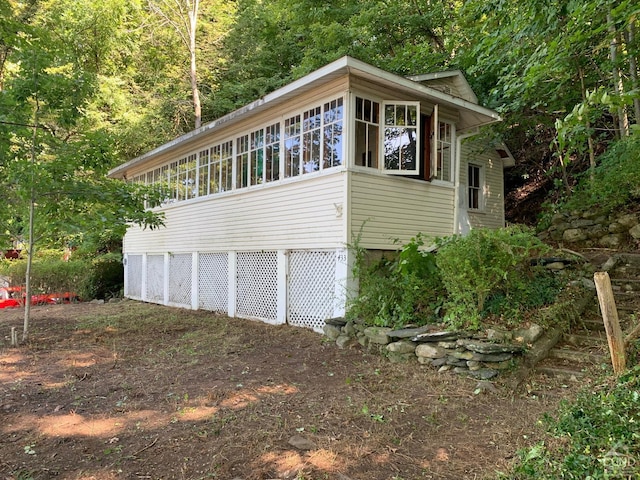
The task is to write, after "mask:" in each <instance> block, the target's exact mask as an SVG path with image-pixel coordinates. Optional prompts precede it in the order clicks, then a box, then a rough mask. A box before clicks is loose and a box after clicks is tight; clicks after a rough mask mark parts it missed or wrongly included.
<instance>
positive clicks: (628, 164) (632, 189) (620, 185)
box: [566, 134, 640, 213]
mask: <svg viewBox="0 0 640 480" xmlns="http://www.w3.org/2000/svg"><path fill="white" fill-rule="evenodd" d="M638 158H640V135H637V134H636V135H633V136H631V137H628V138H625V139H623V140H620V141H617V142H615V143H614V144H612V145H611V146H610V147H609V149H608V150H607V151H606V152H605V153H604V154H602V155H601V156H600V157H599V161H600V163H599V165H598V166H597V167H596V169H595V172H594V177H593V180H592V179H591V178H590V177H589V176H588V175H587V174H583V177H582V178H581V181H580V183H579V185H578V187H577V188H576V191H575V193H574V194H573V195H572V197H571V198H570V199H569V200H568V202H567V204H566V208H567V209H569V210H575V209H584V208H594V207H595V208H598V209H600V210H602V211H603V212H605V213H608V212H612V211H614V210H616V209H619V208H627V206H629V205H637V204H638V201H640V162H638Z"/></svg>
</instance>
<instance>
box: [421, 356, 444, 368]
mask: <svg viewBox="0 0 640 480" xmlns="http://www.w3.org/2000/svg"><path fill="white" fill-rule="evenodd" d="M420 358H424V359H425V360H429V361H430V362H431V366H432V367H441V366H442V365H446V364H447V357H441V358H433V359H427V357H418V360H420Z"/></svg>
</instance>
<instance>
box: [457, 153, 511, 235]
mask: <svg viewBox="0 0 640 480" xmlns="http://www.w3.org/2000/svg"><path fill="white" fill-rule="evenodd" d="M469 163H473V164H475V165H479V166H481V167H482V168H483V173H484V205H483V208H482V210H481V211H473V210H470V211H469V222H470V223H471V227H472V228H501V227H504V224H505V220H504V177H503V168H504V166H503V163H502V160H501V159H500V156H499V155H498V153H497V152H496V151H495V150H493V149H492V148H489V147H487V146H486V145H482V144H481V143H479V142H465V143H464V144H463V145H462V165H461V167H462V168H461V171H460V174H461V178H460V183H461V185H464V186H465V188H464V189H462V191H463V192H464V194H465V198H464V201H463V202H462V203H463V205H465V206H466V205H468V203H467V202H468V199H467V198H466V195H467V188H466V187H467V186H468V181H467V174H468V168H467V166H468V164H469Z"/></svg>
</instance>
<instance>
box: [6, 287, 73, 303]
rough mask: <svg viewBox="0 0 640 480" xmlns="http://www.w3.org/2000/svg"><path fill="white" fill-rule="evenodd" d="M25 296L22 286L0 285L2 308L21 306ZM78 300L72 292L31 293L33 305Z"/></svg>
mask: <svg viewBox="0 0 640 480" xmlns="http://www.w3.org/2000/svg"><path fill="white" fill-rule="evenodd" d="M24 298H25V294H24V293H22V287H0V308H15V307H21V306H23V305H24ZM78 301H80V298H79V297H78V295H76V294H75V293H71V292H64V293H41V294H38V295H31V305H56V304H58V303H71V302H78Z"/></svg>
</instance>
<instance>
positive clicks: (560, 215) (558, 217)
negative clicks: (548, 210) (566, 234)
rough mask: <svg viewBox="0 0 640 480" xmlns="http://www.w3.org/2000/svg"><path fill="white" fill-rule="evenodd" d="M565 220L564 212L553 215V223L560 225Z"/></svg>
mask: <svg viewBox="0 0 640 480" xmlns="http://www.w3.org/2000/svg"><path fill="white" fill-rule="evenodd" d="M564 221H565V216H564V214H563V213H554V214H553V216H552V217H551V223H552V224H553V225H559V224H561V223H563V222H564Z"/></svg>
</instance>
